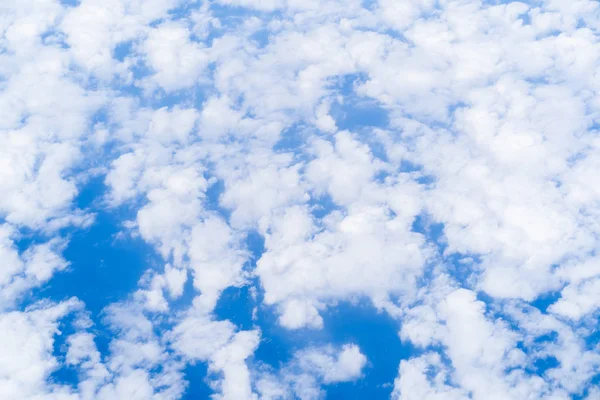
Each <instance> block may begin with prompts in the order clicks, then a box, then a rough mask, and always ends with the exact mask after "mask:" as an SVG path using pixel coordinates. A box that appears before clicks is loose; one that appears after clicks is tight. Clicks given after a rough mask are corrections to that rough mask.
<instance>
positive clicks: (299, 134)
mask: <svg viewBox="0 0 600 400" xmlns="http://www.w3.org/2000/svg"><path fill="white" fill-rule="evenodd" d="M313 133H314V131H313V130H311V129H309V128H308V127H307V126H306V125H304V124H294V125H292V126H290V127H288V128H286V129H284V130H283V131H282V132H281V134H280V135H279V140H278V141H277V142H276V143H275V145H274V146H273V151H275V152H276V153H290V152H291V153H294V156H295V158H296V159H298V160H299V161H300V160H303V161H306V160H307V159H308V156H307V154H306V151H305V150H306V147H307V146H308V144H307V139H308V138H309V137H310V135H311V134H313Z"/></svg>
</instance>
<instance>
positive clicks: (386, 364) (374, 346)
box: [322, 301, 415, 399]
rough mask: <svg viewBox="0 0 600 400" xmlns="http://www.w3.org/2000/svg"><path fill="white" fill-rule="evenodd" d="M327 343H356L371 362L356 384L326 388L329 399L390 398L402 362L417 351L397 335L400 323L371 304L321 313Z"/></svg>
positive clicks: (347, 305)
mask: <svg viewBox="0 0 600 400" xmlns="http://www.w3.org/2000/svg"><path fill="white" fill-rule="evenodd" d="M322 316H323V321H324V329H323V332H324V338H323V339H322V340H324V342H328V343H334V344H338V345H342V344H345V343H355V344H357V345H358V346H359V347H360V349H361V352H362V353H363V354H365V356H366V357H367V359H368V361H369V363H368V365H367V367H366V368H365V369H364V371H363V372H364V377H363V378H362V379H359V380H357V381H355V382H349V383H341V384H338V385H334V386H328V387H326V390H327V398H331V399H334V398H339V399H348V398H358V399H367V398H387V397H389V395H390V393H391V391H392V385H391V384H392V383H393V381H394V379H395V378H396V375H397V372H398V365H399V364H400V361H401V360H403V359H408V358H409V357H411V356H412V355H414V354H415V349H414V348H413V347H412V346H411V345H410V344H409V343H406V342H403V341H401V340H400V338H399V336H398V331H399V323H398V321H396V320H394V319H393V318H391V317H390V316H389V315H387V314H385V313H380V312H378V311H377V310H376V309H375V308H374V307H373V306H372V305H371V304H370V302H368V301H360V302H358V303H357V304H351V303H347V302H343V303H339V304H337V305H336V306H335V307H331V308H328V309H327V310H326V311H325V312H323V313H322Z"/></svg>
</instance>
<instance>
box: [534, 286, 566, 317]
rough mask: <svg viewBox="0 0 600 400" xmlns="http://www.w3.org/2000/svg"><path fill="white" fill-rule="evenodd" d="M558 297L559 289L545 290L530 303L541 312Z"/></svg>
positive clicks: (544, 311)
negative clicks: (545, 291)
mask: <svg viewBox="0 0 600 400" xmlns="http://www.w3.org/2000/svg"><path fill="white" fill-rule="evenodd" d="M558 299H560V291H554V292H547V293H543V294H541V295H539V296H538V297H536V298H535V300H533V301H532V302H531V303H530V304H531V305H532V306H533V307H535V308H537V309H538V310H540V311H541V312H543V313H546V312H547V310H548V307H550V305H552V304H554V303H555V302H556V301H557V300H558Z"/></svg>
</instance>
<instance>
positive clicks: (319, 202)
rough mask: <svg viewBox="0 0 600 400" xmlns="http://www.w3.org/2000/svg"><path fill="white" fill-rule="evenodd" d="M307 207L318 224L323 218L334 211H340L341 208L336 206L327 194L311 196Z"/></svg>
mask: <svg viewBox="0 0 600 400" xmlns="http://www.w3.org/2000/svg"><path fill="white" fill-rule="evenodd" d="M308 204H309V207H310V211H311V214H312V216H313V217H314V218H315V219H316V220H317V222H319V221H320V220H321V219H323V218H324V217H325V216H327V215H329V214H330V213H331V212H333V211H336V210H338V211H339V210H342V207H340V206H338V205H337V204H336V203H335V202H334V201H333V198H332V197H331V195H329V193H323V194H320V195H318V196H317V195H315V194H313V195H312V197H311V200H310V201H309V203H308Z"/></svg>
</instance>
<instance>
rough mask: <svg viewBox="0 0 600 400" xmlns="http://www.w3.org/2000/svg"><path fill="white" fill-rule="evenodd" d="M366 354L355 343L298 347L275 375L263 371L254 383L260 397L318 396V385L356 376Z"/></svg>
mask: <svg viewBox="0 0 600 400" xmlns="http://www.w3.org/2000/svg"><path fill="white" fill-rule="evenodd" d="M366 363H367V358H366V357H365V356H364V355H363V354H362V353H361V351H360V349H359V347H358V346H357V345H355V344H345V345H343V346H340V347H334V346H331V345H330V346H322V347H309V348H306V349H303V350H299V351H297V352H296V353H295V354H294V357H293V359H292V360H291V361H290V362H289V363H288V364H286V365H285V366H283V367H282V368H281V370H280V371H279V374H278V375H273V374H271V373H269V372H263V373H261V374H260V375H259V378H258V380H257V383H256V386H257V390H258V393H259V395H260V398H261V399H288V398H300V399H302V400H309V399H319V398H322V397H323V394H324V392H323V391H322V390H321V386H323V385H327V384H334V383H337V382H351V381H355V380H357V379H359V378H360V377H361V374H362V370H363V368H364V367H365V365H366Z"/></svg>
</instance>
